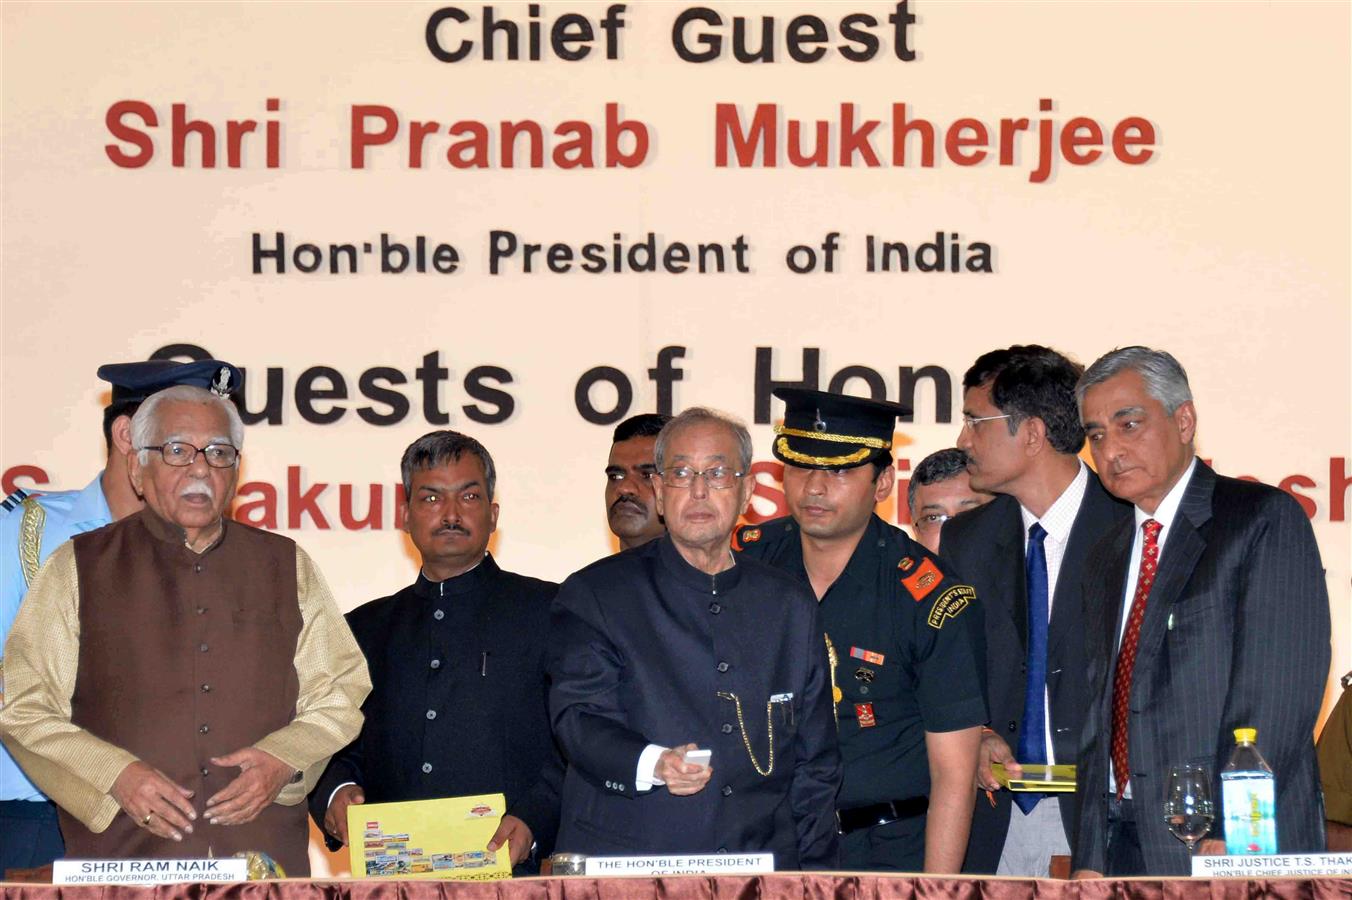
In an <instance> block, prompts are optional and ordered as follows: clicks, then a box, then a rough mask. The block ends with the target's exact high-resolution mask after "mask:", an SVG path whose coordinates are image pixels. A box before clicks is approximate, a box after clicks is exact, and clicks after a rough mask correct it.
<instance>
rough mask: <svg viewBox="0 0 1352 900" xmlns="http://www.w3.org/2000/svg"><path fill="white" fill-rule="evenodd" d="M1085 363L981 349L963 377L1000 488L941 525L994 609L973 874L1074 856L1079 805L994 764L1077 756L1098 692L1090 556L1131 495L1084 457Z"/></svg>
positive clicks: (974, 440) (1027, 351)
mask: <svg viewBox="0 0 1352 900" xmlns="http://www.w3.org/2000/svg"><path fill="white" fill-rule="evenodd" d="M1080 372H1081V369H1080V367H1079V366H1078V365H1076V364H1075V363H1073V362H1071V361H1070V360H1069V359H1067V358H1066V357H1064V356H1062V355H1061V354H1060V353H1057V352H1056V351H1055V350H1051V349H1049V348H1047V347H1041V346H1036V345H1028V346H1013V347H1008V348H1004V349H1000V350H992V351H990V352H989V353H986V354H983V355H982V356H981V357H979V358H978V359H977V360H976V362H975V363H973V364H972V366H971V368H969V369H968V370H967V373H966V375H965V376H964V377H963V387H964V392H963V406H962V409H963V426H962V431H961V432H960V433H959V435H958V448H959V449H960V450H962V451H963V452H964V453H965V454H966V455H967V470H968V473H969V475H970V481H971V484H972V486H973V487H974V488H978V489H980V490H986V491H993V492H995V493H996V494H998V495H999V496H998V497H996V499H995V500H994V501H992V502H991V503H989V504H987V505H985V506H983V507H981V508H980V509H976V510H973V511H971V512H969V513H964V514H962V515H959V516H957V517H956V518H954V519H952V520H950V521H949V522H948V523H947V524H945V525H944V539H943V545H944V558H945V559H948V560H950V561H951V562H952V563H953V564H954V565H955V566H957V568H958V571H960V572H962V573H963V575H964V576H965V577H967V578H970V579H971V581H972V584H973V585H974V586H975V587H976V589H977V591H978V592H980V594H981V599H982V601H983V604H984V606H985V610H986V664H987V670H986V671H987V676H986V683H987V686H988V694H987V702H989V704H990V714H991V727H990V729H989V730H988V731H987V732H986V734H985V735H984V736H983V738H982V743H981V755H980V762H979V764H978V767H977V779H976V780H977V787H978V788H979V789H980V790H979V793H978V795H977V797H976V812H975V814H974V816H973V819H972V835H971V839H970V841H969V844H968V849H967V860H966V863H965V869H966V871H968V872H973V873H980V874H998V875H1012V876H1022V877H1045V876H1046V875H1047V874H1048V872H1049V870H1050V865H1051V858H1052V857H1053V856H1062V855H1069V853H1070V841H1071V834H1072V831H1071V823H1072V821H1073V818H1072V817H1073V813H1074V809H1073V804H1072V803H1071V802H1070V801H1069V798H1064V797H1058V796H1057V795H1055V794H1032V793H1025V792H1020V793H1017V794H1014V793H1013V792H1011V791H1005V790H1000V784H999V782H998V781H997V780H996V777H995V773H994V771H993V770H992V768H991V766H992V764H993V763H1000V764H1002V765H1003V766H1005V768H1006V770H1007V771H1008V772H1010V773H1011V774H1013V775H1015V776H1018V775H1021V774H1022V773H1023V766H1022V764H1029V763H1036V764H1058V763H1059V764H1070V763H1073V762H1074V761H1075V753H1076V750H1077V749H1078V746H1079V740H1080V733H1081V730H1082V728H1083V726H1084V717H1085V709H1086V708H1087V706H1088V702H1089V697H1088V694H1087V687H1086V684H1085V680H1084V671H1085V650H1084V627H1085V619H1084V612H1083V610H1084V597H1083V594H1082V590H1081V584H1082V578H1083V574H1084V566H1085V557H1086V556H1087V555H1088V553H1089V549H1090V548H1091V547H1092V546H1093V545H1094V543H1095V542H1096V541H1097V540H1098V539H1099V538H1101V537H1102V536H1103V535H1104V534H1106V533H1107V532H1108V531H1109V530H1110V529H1111V528H1112V527H1113V526H1114V524H1115V523H1118V522H1121V521H1123V520H1124V519H1125V518H1127V517H1129V515H1130V510H1129V509H1128V508H1127V506H1126V504H1123V503H1119V502H1118V501H1116V500H1114V499H1113V498H1112V497H1110V496H1109V495H1108V493H1107V492H1106V491H1104V490H1103V486H1102V485H1101V484H1099V480H1098V478H1097V477H1096V476H1095V475H1094V473H1093V472H1091V471H1089V467H1088V466H1086V465H1085V464H1084V463H1083V462H1081V461H1080V459H1079V456H1078V454H1079V452H1080V449H1081V447H1083V446H1084V431H1083V429H1082V428H1081V427H1080V420H1079V415H1078V412H1077V410H1076V408H1075V393H1074V392H1075V380H1076V379H1077V378H1078V377H1079V375H1080Z"/></svg>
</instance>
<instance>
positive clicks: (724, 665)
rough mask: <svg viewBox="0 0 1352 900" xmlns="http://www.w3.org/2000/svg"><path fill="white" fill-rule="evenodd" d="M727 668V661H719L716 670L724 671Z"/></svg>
mask: <svg viewBox="0 0 1352 900" xmlns="http://www.w3.org/2000/svg"><path fill="white" fill-rule="evenodd" d="M727 670H728V664H727V663H725V662H721V663H719V664H718V671H720V672H726V671H727Z"/></svg>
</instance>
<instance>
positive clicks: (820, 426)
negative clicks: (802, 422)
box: [812, 409, 826, 431]
mask: <svg viewBox="0 0 1352 900" xmlns="http://www.w3.org/2000/svg"><path fill="white" fill-rule="evenodd" d="M812 430H813V431H825V430H826V422H825V421H824V420H823V419H822V411H821V410H820V409H819V410H817V418H816V419H814V420H813V421H812Z"/></svg>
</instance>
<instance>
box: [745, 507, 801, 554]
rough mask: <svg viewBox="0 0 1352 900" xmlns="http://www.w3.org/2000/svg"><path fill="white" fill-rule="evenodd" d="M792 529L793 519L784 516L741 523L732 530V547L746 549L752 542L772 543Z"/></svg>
mask: <svg viewBox="0 0 1352 900" xmlns="http://www.w3.org/2000/svg"><path fill="white" fill-rule="evenodd" d="M792 530H793V519H792V517H789V516H784V517H782V518H778V519H771V520H770V521H768V522H761V523H760V524H758V525H743V526H742V527H741V528H734V529H733V531H732V549H734V550H739V551H740V550H746V549H748V548H749V547H751V546H752V545H754V544H763V543H766V542H771V543H773V542H774V541H775V540H777V539H779V538H783V537H784V536H785V535H786V534H788V533H789V532H790V531H792Z"/></svg>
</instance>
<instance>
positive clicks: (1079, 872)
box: [1070, 869, 1103, 881]
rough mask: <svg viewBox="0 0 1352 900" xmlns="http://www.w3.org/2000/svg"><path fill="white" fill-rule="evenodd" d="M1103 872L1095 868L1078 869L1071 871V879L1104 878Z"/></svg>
mask: <svg viewBox="0 0 1352 900" xmlns="http://www.w3.org/2000/svg"><path fill="white" fill-rule="evenodd" d="M1102 877H1103V873H1102V872H1095V871H1094V870H1093V869H1076V870H1075V871H1074V872H1071V873H1070V880H1071V881H1086V880H1088V879H1090V878H1102Z"/></svg>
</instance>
